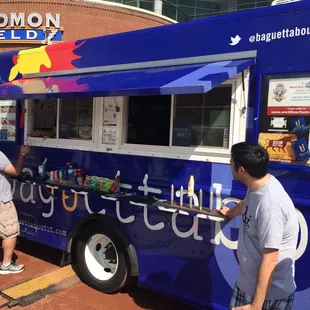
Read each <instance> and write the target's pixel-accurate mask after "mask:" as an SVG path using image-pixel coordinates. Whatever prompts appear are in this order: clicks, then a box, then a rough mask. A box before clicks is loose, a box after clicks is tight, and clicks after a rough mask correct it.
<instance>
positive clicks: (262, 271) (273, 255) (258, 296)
mask: <svg viewBox="0 0 310 310" xmlns="http://www.w3.org/2000/svg"><path fill="white" fill-rule="evenodd" d="M261 252H262V261H261V264H260V267H259V270H258V274H257V281H256V290H255V294H254V299H253V303H252V306H253V308H254V309H257V310H261V309H262V306H263V303H264V301H265V299H266V295H267V292H268V290H269V288H270V285H271V282H272V275H273V272H274V270H275V268H276V265H277V263H278V252H279V251H278V250H276V249H262V251H261Z"/></svg>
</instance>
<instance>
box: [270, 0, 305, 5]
mask: <svg viewBox="0 0 310 310" xmlns="http://www.w3.org/2000/svg"><path fill="white" fill-rule="evenodd" d="M297 1H300V0H274V1H272V2H271V5H279V4H287V3H291V2H297Z"/></svg>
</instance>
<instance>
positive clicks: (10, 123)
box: [0, 100, 16, 141]
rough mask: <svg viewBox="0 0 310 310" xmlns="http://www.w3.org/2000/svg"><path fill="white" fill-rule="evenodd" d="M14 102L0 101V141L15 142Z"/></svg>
mask: <svg viewBox="0 0 310 310" xmlns="http://www.w3.org/2000/svg"><path fill="white" fill-rule="evenodd" d="M15 136H16V101H15V100H0V140H1V141H15Z"/></svg>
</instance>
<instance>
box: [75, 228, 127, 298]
mask: <svg viewBox="0 0 310 310" xmlns="http://www.w3.org/2000/svg"><path fill="white" fill-rule="evenodd" d="M95 234H103V235H105V236H107V237H108V238H109V239H110V240H111V241H112V242H113V244H114V247H115V249H116V253H117V256H118V267H117V270H116V272H115V274H114V275H113V277H112V278H111V279H109V280H106V281H101V280H99V279H97V278H95V277H94V276H93V274H92V273H91V272H90V271H89V268H88V267H87V263H86V260H85V255H84V253H85V248H86V246H87V244H88V241H89V240H90V238H91V237H92V236H94V235H95ZM75 256H76V257H75V260H76V267H77V273H78V276H79V277H80V279H81V280H82V281H83V282H84V283H86V284H87V285H89V286H90V287H92V288H94V289H96V290H99V291H101V292H104V293H106V294H113V293H117V292H119V291H120V290H121V289H122V288H123V287H124V286H125V285H126V284H127V283H128V282H129V281H130V270H129V268H130V267H129V266H130V264H129V258H128V254H127V251H126V248H125V246H124V242H123V240H122V239H121V237H120V236H119V235H118V234H117V233H116V231H115V229H113V227H112V226H111V225H109V224H108V223H104V222H101V223H95V224H92V225H91V226H87V227H86V228H84V229H83V230H82V231H81V232H80V234H79V235H78V237H77V239H76V242H75Z"/></svg>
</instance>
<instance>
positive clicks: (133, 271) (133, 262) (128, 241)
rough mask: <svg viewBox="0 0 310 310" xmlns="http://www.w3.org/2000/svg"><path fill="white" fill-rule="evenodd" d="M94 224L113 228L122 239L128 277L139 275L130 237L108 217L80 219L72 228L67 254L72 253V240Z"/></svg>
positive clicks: (95, 216)
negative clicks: (128, 265) (126, 255)
mask: <svg viewBox="0 0 310 310" xmlns="http://www.w3.org/2000/svg"><path fill="white" fill-rule="evenodd" d="M95 223H101V224H102V225H109V226H111V227H113V229H114V230H115V232H116V233H117V234H118V235H119V237H120V238H121V239H122V241H123V242H124V245H125V247H126V250H127V254H128V257H129V262H130V275H131V276H133V277H137V276H138V275H139V265H138V257H137V253H136V249H135V247H134V245H133V244H132V241H131V239H130V237H129V236H128V234H127V233H126V232H125V230H124V229H123V227H122V226H121V225H120V224H119V223H118V222H116V221H115V220H114V219H112V218H111V217H109V216H106V215H101V214H92V215H89V216H88V217H86V218H84V219H82V220H81V221H80V222H78V223H77V225H76V226H75V227H74V229H73V231H72V233H71V234H70V238H69V241H68V244H67V253H72V250H73V246H74V240H75V239H76V238H77V237H78V236H79V233H80V232H81V231H82V230H83V229H85V228H86V227H88V226H90V225H93V224H95Z"/></svg>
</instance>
